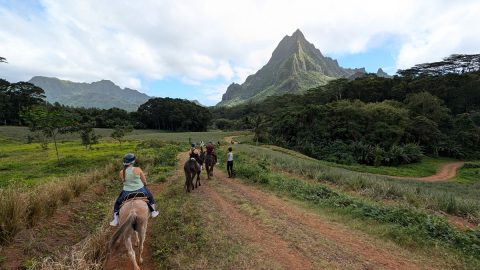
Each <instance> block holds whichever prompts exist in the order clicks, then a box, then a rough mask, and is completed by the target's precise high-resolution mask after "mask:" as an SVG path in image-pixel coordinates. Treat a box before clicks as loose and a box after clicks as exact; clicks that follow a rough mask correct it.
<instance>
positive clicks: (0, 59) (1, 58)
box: [0, 56, 8, 63]
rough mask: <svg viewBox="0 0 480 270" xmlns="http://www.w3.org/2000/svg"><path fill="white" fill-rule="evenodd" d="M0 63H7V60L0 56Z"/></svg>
mask: <svg viewBox="0 0 480 270" xmlns="http://www.w3.org/2000/svg"><path fill="white" fill-rule="evenodd" d="M0 63H8V62H7V59H5V57H1V56H0Z"/></svg>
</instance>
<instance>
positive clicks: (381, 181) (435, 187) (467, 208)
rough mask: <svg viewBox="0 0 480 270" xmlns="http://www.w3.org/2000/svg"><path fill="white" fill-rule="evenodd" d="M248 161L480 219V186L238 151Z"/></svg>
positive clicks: (285, 154)
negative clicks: (372, 172) (409, 177)
mask: <svg viewBox="0 0 480 270" xmlns="http://www.w3.org/2000/svg"><path fill="white" fill-rule="evenodd" d="M236 148H237V149H238V150H240V151H241V153H243V154H244V155H246V156H247V157H248V158H247V159H254V160H257V161H264V162H267V163H268V166H269V168H270V169H277V170H278V169H280V170H284V171H287V172H291V173H294V174H297V175H299V176H301V177H306V178H309V179H312V180H314V181H317V182H319V183H328V184H334V185H335V186H338V187H339V188H341V189H342V190H344V191H354V192H356V193H357V194H359V195H361V196H365V197H369V198H372V199H375V200H378V201H382V200H395V201H400V202H403V203H407V204H409V205H411V206H414V207H418V208H424V209H430V210H434V211H441V212H445V213H448V214H452V215H456V216H460V217H463V218H467V219H469V220H470V221H471V222H474V223H476V224H478V222H479V219H480V185H479V184H478V183H477V184H473V185H465V184H459V183H454V182H442V183H440V182H438V183H427V182H420V181H415V180H408V179H392V178H389V177H385V176H377V175H371V174H365V173H359V172H354V171H349V170H346V169H342V168H336V167H330V166H326V165H324V164H322V163H321V162H319V161H315V160H310V159H303V158H299V157H297V156H294V155H291V154H289V153H288V152H278V151H272V150H270V149H265V148H259V147H252V146H248V145H242V146H237V147H236Z"/></svg>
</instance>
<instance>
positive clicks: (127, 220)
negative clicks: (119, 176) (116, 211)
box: [109, 198, 150, 270]
mask: <svg viewBox="0 0 480 270" xmlns="http://www.w3.org/2000/svg"><path fill="white" fill-rule="evenodd" d="M149 216H150V210H149V209H148V205H147V202H146V201H145V198H134V199H130V200H128V201H126V202H125V203H124V204H123V205H122V207H121V208H120V227H119V228H118V230H117V231H116V232H115V234H114V235H113V237H112V240H110V245H109V247H110V252H116V251H117V249H118V245H117V242H118V241H119V240H121V242H123V244H124V245H125V247H126V248H127V252H128V256H129V257H130V260H131V261H132V263H133V268H134V269H135V270H140V267H139V266H138V264H137V261H136V258H135V251H134V250H133V247H132V237H134V236H135V238H136V239H135V240H136V245H135V246H137V245H138V246H139V248H140V252H139V254H138V257H139V260H138V262H139V263H140V264H142V263H143V258H142V252H143V244H144V242H145V234H146V232H147V223H148V217H149ZM139 235H140V238H139ZM110 254H112V253H110Z"/></svg>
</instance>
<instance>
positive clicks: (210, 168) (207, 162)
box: [205, 154, 217, 179]
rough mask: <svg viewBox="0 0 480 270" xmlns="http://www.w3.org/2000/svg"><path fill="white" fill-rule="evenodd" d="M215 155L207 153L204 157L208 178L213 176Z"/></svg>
mask: <svg viewBox="0 0 480 270" xmlns="http://www.w3.org/2000/svg"><path fill="white" fill-rule="evenodd" d="M216 162H217V161H216V160H215V157H214V156H213V155H212V154H207V156H206V157H205V170H206V171H207V177H208V179H210V177H211V176H213V167H215V163H216Z"/></svg>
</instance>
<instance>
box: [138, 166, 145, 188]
mask: <svg viewBox="0 0 480 270" xmlns="http://www.w3.org/2000/svg"><path fill="white" fill-rule="evenodd" d="M138 171H139V173H140V179H141V180H142V183H143V185H145V186H146V185H147V177H145V174H144V173H143V171H142V169H140V168H138Z"/></svg>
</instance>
